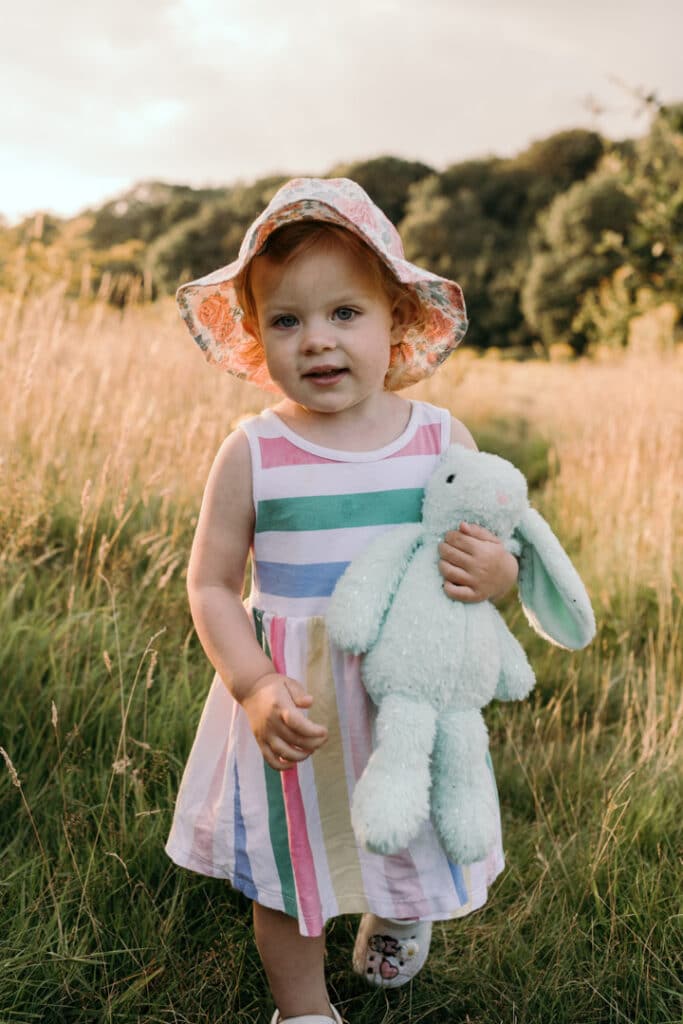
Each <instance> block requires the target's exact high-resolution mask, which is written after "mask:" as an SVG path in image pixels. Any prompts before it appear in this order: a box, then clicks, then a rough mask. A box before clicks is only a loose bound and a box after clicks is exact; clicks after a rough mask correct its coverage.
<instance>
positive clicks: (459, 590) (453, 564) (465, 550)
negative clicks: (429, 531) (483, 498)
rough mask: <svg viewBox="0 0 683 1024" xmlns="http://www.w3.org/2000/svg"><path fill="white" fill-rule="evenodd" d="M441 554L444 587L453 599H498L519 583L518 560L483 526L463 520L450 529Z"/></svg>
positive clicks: (472, 601) (466, 600)
mask: <svg viewBox="0 0 683 1024" xmlns="http://www.w3.org/2000/svg"><path fill="white" fill-rule="evenodd" d="M439 555H440V561H439V571H440V572H441V575H442V576H443V578H444V584H443V589H444V591H445V593H446V594H447V595H448V596H449V597H451V598H453V600H454V601H465V602H467V603H469V604H475V603H476V602H478V601H489V600H497V599H498V598H500V597H502V596H503V594H506V593H507V591H508V590H509V589H510V587H512V586H513V585H514V584H515V583H516V582H517V572H518V568H519V566H518V564H517V559H516V558H515V557H514V555H511V554H510V552H509V551H506V549H505V548H504V546H503V542H502V541H501V540H500V539H499V538H498V537H496V535H495V534H493V533H491V532H490V531H489V530H486V529H484V527H483V526H475V525H474V524H469V523H461V524H460V528H459V529H458V530H450V531H449V532H448V533H447V534H446V536H445V537H444V539H443V541H442V542H441V544H439Z"/></svg>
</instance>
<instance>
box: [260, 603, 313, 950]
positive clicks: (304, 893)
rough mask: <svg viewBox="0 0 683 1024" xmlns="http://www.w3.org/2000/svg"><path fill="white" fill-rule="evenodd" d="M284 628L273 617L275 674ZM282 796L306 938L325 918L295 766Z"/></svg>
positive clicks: (281, 666) (280, 667)
mask: <svg viewBox="0 0 683 1024" xmlns="http://www.w3.org/2000/svg"><path fill="white" fill-rule="evenodd" d="M285 629H286V620H285V619H283V618H279V617H274V618H273V620H272V622H271V624H270V653H271V657H272V659H273V665H274V666H275V671H276V672H280V673H281V674H282V675H287V672H286V667H285ZM280 777H281V779H282V793H283V796H284V801H285V813H286V815H287V832H288V835H289V853H290V856H291V858H292V869H293V871H294V881H295V884H296V891H297V896H298V900H299V906H300V908H301V914H302V917H303V919H304V922H305V928H306V934H307V935H320V934H321V932H322V930H323V923H324V922H323V917H322V914H321V911H320V894H319V892H318V880H317V878H316V874H315V864H314V863H313V853H312V851H311V844H310V843H309V841H308V827H307V825H306V809H305V807H304V802H303V797H302V795H301V786H300V785H299V772H298V768H297V767H296V766H293V767H292V768H288V769H287V770H286V771H284V772H281V774H280Z"/></svg>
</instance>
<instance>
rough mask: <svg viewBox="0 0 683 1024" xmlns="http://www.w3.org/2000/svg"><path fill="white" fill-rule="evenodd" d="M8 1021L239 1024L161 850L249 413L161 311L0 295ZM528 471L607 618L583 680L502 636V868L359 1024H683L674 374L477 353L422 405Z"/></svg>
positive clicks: (495, 738)
mask: <svg viewBox="0 0 683 1024" xmlns="http://www.w3.org/2000/svg"><path fill="white" fill-rule="evenodd" d="M0 315H1V317H2V323H3V325H4V340H3V344H2V354H1V356H0V359H1V360H2V373H1V374H0V401H1V402H2V408H3V417H2V426H1V428H0V429H1V430H2V459H3V463H2V470H3V471H2V476H1V480H0V498H1V501H2V505H1V506H0V539H1V553H0V572H1V575H2V591H1V595H0V602H1V603H0V669H1V678H2V690H1V695H0V746H2V747H3V749H4V750H5V752H6V754H7V758H8V762H7V763H5V762H2V763H0V770H1V774H0V815H1V818H0V820H1V821H2V824H3V826H4V827H3V832H2V846H1V847H0V851H1V857H2V865H3V868H2V874H1V876H0V908H1V913H2V918H3V921H2V936H3V938H2V952H1V954H0V963H1V964H2V970H0V1021H2V1022H3V1024H4V1022H5V1021H7V1022H8V1024H9V1022H11V1024H28V1022H35V1021H41V1022H53V1021H54V1022H55V1024H56V1022H58V1021H59V1022H61V1021H74V1022H75V1021H78V1022H81V1021H83V1022H85V1021H98V1022H99V1021H131V1022H132V1021H145V1022H146V1021H150V1022H151V1021H160V1022H161V1021H163V1022H181V1021H182V1022H193V1024H195V1022H208V1021H212V1022H213V1021H224V1022H228V1021H230V1022H232V1021H239V1022H244V1024H246V1022H257V1021H262V1020H263V1021H266V1020H268V1019H269V1017H268V1009H269V1006H270V1004H269V1002H268V999H267V996H266V990H265V986H264V983H263V980H262V977H261V974H260V971H259V969H258V962H257V957H256V953H255V950H254V947H253V944H252V942H251V939H250V928H249V910H248V906H247V905H246V903H245V902H244V901H243V900H242V899H241V898H239V897H237V896H236V895H235V894H233V893H231V892H230V890H229V888H228V887H227V886H226V885H224V884H222V883H219V882H215V881H210V880H207V879H203V878H200V877H198V876H194V875H190V874H188V873H186V872H183V871H180V870H178V869H176V868H174V867H173V866H172V865H171V864H170V863H169V861H168V860H167V858H166V857H165V854H164V853H163V844H164V841H165V837H166V834H167V831H168V827H169V822H170V815H171V811H172V806H173V800H174V795H175V792H176V790H177V785H178V779H179V776H180V773H181V771H182V766H183V764H184V761H185V758H186V756H187V753H188V750H189V746H190V744H191V741H192V737H193V735H194V730H195V728H196V724H197V721H198V716H199V713H200V710H201V706H202V703H203V700H204V697H205V694H206V690H207V687H208V683H209V680H210V669H209V667H208V666H207V663H206V660H205V658H204V656H203V654H202V652H201V650H200V648H199V645H198V643H197V640H196V637H195V635H194V632H193V630H192V628H191V622H190V618H189V613H188V610H187V603H186V597H185V591H184V568H185V563H186V559H187V554H188V550H189V544H190V541H191V537H192V530H193V525H194V521H195V518H196V513H197V509H198V505H199V501H200V498H201V490H202V486H203V482H204V480H205V478H206V474H207V472H208V468H209V466H210V463H211V459H212V458H213V455H214V453H215V451H216V449H217V447H218V445H219V443H220V441H221V439H222V437H223V436H225V434H226V433H227V432H228V431H229V430H230V429H231V426H232V424H233V423H234V422H235V421H236V420H237V419H238V418H239V417H240V416H242V415H244V414H245V413H250V412H255V411H257V410H258V409H259V408H260V407H261V404H262V402H263V400H264V399H263V397H262V396H261V394H260V392H258V391H257V390H256V389H253V388H250V387H248V386H246V385H241V384H239V383H237V382H234V381H232V380H231V379H230V378H228V377H224V376H221V375H220V374H218V373H217V372H216V371H215V370H214V369H211V368H209V367H208V366H207V365H206V364H205V363H204V362H203V360H202V358H201V356H200V355H199V353H198V351H197V350H196V349H195V347H194V346H193V344H192V342H191V341H190V339H189V336H188V335H187V333H186V329H185V328H184V326H183V325H182V324H181V323H180V321H179V319H178V318H177V315H176V313H175V310H174V307H173V306H172V304H171V303H170V302H169V303H166V304H161V305H157V306H154V307H138V308H136V307H132V306H131V307H128V308H126V309H125V310H123V311H122V312H113V311H111V310H109V309H107V308H106V307H104V306H102V305H96V306H90V307H87V308H80V307H79V306H78V305H77V304H70V303H68V302H66V301H65V300H64V298H63V296H62V294H61V293H60V291H59V290H58V289H56V290H55V291H54V292H53V293H52V294H51V295H48V296H44V297H41V298H36V297H31V296H28V297H24V298H22V297H19V298H17V299H16V300H11V299H3V300H2V302H1V305H0ZM413 393H414V394H415V395H416V396H419V397H423V398H426V399H427V400H429V401H433V402H435V403H437V404H440V405H446V406H448V407H450V408H451V409H452V411H453V412H454V414H455V415H456V416H458V417H460V418H461V419H463V420H464V422H465V423H466V424H467V425H468V426H469V427H470V429H472V431H473V433H474V434H475V437H477V438H478V440H479V442H480V444H481V445H482V447H487V448H489V449H493V450H496V451H499V452H500V453H501V454H503V455H506V456H507V457H510V458H513V459H514V460H515V461H517V462H518V463H519V464H520V466H521V468H522V469H523V470H524V471H525V472H526V473H527V475H528V476H529V478H530V481H531V482H532V483H533V484H534V491H533V493H534V500H535V502H536V503H537V504H538V506H539V508H540V509H541V510H542V511H543V513H544V514H545V515H546V516H547V517H548V519H549V520H550V522H551V523H552V525H553V527H554V528H555V530H556V532H557V533H558V534H559V536H560V537H561V538H562V540H563V543H564V544H565V546H566V547H567V548H568V550H570V551H571V553H572V557H573V558H574V560H575V563H576V565H577V567H578V569H579V571H580V572H581V574H582V576H583V578H584V579H585V581H586V583H587V586H588V588H589V590H590V593H591V596H592V598H593V602H594V606H595V610H596V616H597V620H598V636H597V638H596V640H595V642H594V643H593V645H592V646H591V647H590V648H589V649H588V650H587V651H585V652H583V653H580V654H572V655H570V654H567V653H565V652H561V651H558V650H557V649H554V648H550V647H549V646H548V645H546V644H544V643H543V642H542V641H540V640H539V639H538V638H537V637H535V636H534V635H533V634H532V633H531V632H530V630H529V629H528V627H527V626H526V623H525V622H524V621H523V617H522V615H521V613H520V610H519V608H518V606H517V605H516V602H515V600H514V598H511V599H510V600H509V601H508V602H507V605H506V608H505V613H506V616H507V617H508V620H509V621H510V623H511V624H512V626H513V629H514V630H515V632H516V633H517V634H518V635H519V636H520V637H521V638H522V640H523V642H524V644H525V646H526V647H527V649H528V650H529V651H530V653H531V657H532V660H533V664H534V667H535V669H536V673H537V677H538V684H537V688H536V691H535V693H534V694H533V696H532V698H531V699H530V700H529V701H528V702H525V703H524V704H522V705H520V706H518V707H513V706H510V705H505V706H499V707H493V708H490V709H489V712H488V721H489V726H490V731H491V738H492V748H493V756H494V761H495V764H496V770H497V776H498V780H499V786H500V791H501V800H502V805H503V814H504V819H505V829H506V851H507V859H508V868H507V872H506V874H505V876H504V877H503V879H502V880H500V881H499V883H497V885H496V887H495V888H494V890H493V892H492V898H491V902H490V904H489V906H488V907H487V909H486V910H484V911H483V912H481V913H478V914H476V915H473V916H472V917H471V918H469V919H466V920H464V921H462V922H459V923H455V922H454V923H449V924H443V925H439V926H438V927H437V929H436V942H435V948H434V953H433V955H432V957H431V958H430V961H429V964H428V966H427V968H426V969H425V972H424V975H423V977H422V980H420V981H416V982H415V983H414V984H413V985H412V986H411V987H410V988H409V989H408V990H407V991H406V990H403V991H400V992H395V993H392V994H390V995H385V994H383V993H381V992H379V993H370V994H366V993H365V991H364V989H363V988H362V987H361V982H359V981H358V980H357V979H355V978H354V977H353V976H352V975H350V973H349V969H348V958H349V951H350V943H351V939H352V934H353V926H354V922H353V921H346V920H339V921H337V922H335V924H334V925H333V927H332V929H331V933H330V940H329V955H328V961H329V974H330V978H331V982H332V985H333V987H334V990H335V997H336V999H337V1001H338V1003H339V1005H340V1007H341V1008H342V1009H343V1010H344V1012H345V1014H346V1015H347V1016H348V1018H349V1020H350V1021H352V1022H358V1024H370V1021H380V1020H387V1021H388V1020H390V1019H391V1020H396V1021H410V1022H418V1021H419V1022H443V1021H451V1020H452V1021H458V1020H462V1021H465V1020H468V1021H470V1022H471V1024H474V1022H477V1024H493V1022H498V1021H502V1022H506V1024H507V1022H513V1021H515V1022H530V1024H531V1022H542V1024H545V1022H546V1021H553V1022H554V1021H558V1022H567V1024H578V1022H586V1021H590V1022H602V1021H605V1022H607V1021H609V1022H612V1021H614V1022H615V1024H617V1022H623V1021H633V1022H641V1021H642V1022H643V1024H650V1022H652V1024H665V1022H670V1024H673V1022H680V1020H681V1010H682V1007H681V1001H680V999H681V989H680V982H679V979H680V976H681V968H682V966H683V965H682V963H681V943H680V930H679V927H678V925H679V923H680V922H679V920H678V915H680V909H681V908H680V894H681V886H680V878H681V875H680V859H679V858H680V850H681V834H682V830H681V824H680V822H681V816H682V815H681V811H682V807H681V797H680V771H681V719H682V717H683V701H682V690H683V688H682V687H681V678H682V675H683V653H682V651H681V640H682V636H683V622H682V615H683V612H682V608H683V602H682V601H681V581H682V578H683V554H682V548H681V533H682V530H683V475H682V474H681V465H683V460H682V458H681V456H682V454H683V417H682V416H681V398H680V396H681V395H682V394H683V360H682V359H681V356H680V353H677V352H675V351H674V352H671V353H668V354H662V355H659V356H655V355H650V356H642V355H641V356H639V357H634V356H627V355H622V356H617V355H615V356H613V357H612V358H611V359H609V360H608V361H602V362H588V361H581V362H577V363H540V362H532V363H513V362H507V361H506V362H503V361H499V360H490V359H479V358H477V357H476V356H475V355H474V354H472V353H468V352H467V350H466V348H465V349H463V350H462V351H461V352H458V353H456V354H455V355H454V356H453V357H452V359H451V360H450V361H449V363H447V364H446V366H445V367H444V368H442V370H441V371H440V372H439V373H438V374H437V375H436V376H435V377H434V378H433V379H432V380H430V381H428V382H426V383H424V384H423V385H421V386H419V387H418V388H416V389H414V392H413Z"/></svg>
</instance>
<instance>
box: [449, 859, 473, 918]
mask: <svg viewBox="0 0 683 1024" xmlns="http://www.w3.org/2000/svg"><path fill="white" fill-rule="evenodd" d="M448 867H449V868H450V872H451V878H452V879H453V884H454V885H455V891H456V892H457V894H458V899H459V900H460V906H461V907H464V906H465V904H466V903H469V901H470V894H469V893H468V891H467V886H466V885H465V879H464V877H463V873H462V867H461V866H460V864H451V862H450V861H449V862H448Z"/></svg>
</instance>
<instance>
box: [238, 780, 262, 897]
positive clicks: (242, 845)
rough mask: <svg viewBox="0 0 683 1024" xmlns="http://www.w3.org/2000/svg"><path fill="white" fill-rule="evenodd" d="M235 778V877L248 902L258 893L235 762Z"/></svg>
mask: <svg viewBox="0 0 683 1024" xmlns="http://www.w3.org/2000/svg"><path fill="white" fill-rule="evenodd" d="M234 777H235V799H234V801H233V806H234V811H235V876H236V879H239V882H240V886H239V888H240V891H241V892H243V893H244V895H245V896H247V897H248V898H249V899H250V900H257V899H258V892H257V891H256V886H255V885H254V877H253V875H252V873H251V864H250V862H249V854H248V853H247V830H246V828H245V825H244V818H243V817H242V802H241V800H240V778H239V775H238V772H237V761H235V768H234Z"/></svg>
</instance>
